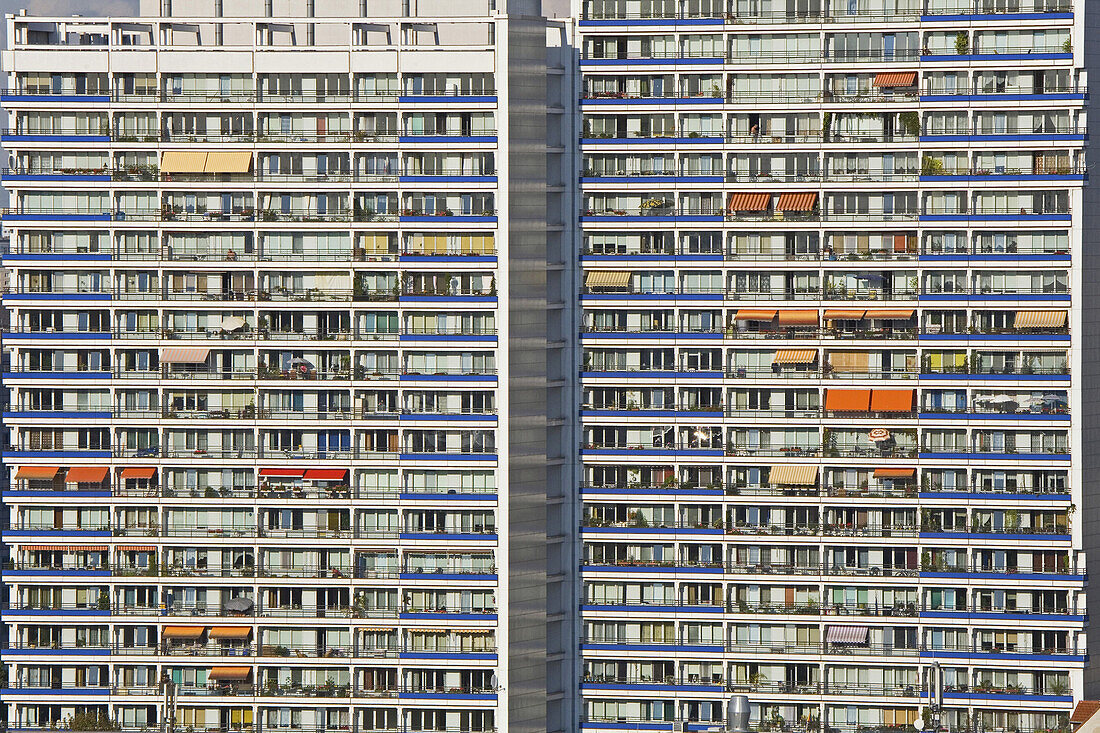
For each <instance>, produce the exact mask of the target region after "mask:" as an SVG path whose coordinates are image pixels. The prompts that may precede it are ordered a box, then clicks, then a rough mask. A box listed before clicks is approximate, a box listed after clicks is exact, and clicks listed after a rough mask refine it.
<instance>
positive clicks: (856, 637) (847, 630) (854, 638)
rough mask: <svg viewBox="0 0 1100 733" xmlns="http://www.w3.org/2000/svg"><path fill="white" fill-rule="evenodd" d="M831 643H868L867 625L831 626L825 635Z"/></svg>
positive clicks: (826, 639)
mask: <svg viewBox="0 0 1100 733" xmlns="http://www.w3.org/2000/svg"><path fill="white" fill-rule="evenodd" d="M825 641H827V642H829V643H830V644H866V643H867V627H866V626H830V627H829V631H828V633H827V634H826V635H825Z"/></svg>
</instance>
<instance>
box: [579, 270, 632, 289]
mask: <svg viewBox="0 0 1100 733" xmlns="http://www.w3.org/2000/svg"><path fill="white" fill-rule="evenodd" d="M629 285H630V273H629V272H619V271H615V270H592V271H591V272H589V273H588V274H587V275H585V276H584V286H585V287H586V288H625V287H628V286H629Z"/></svg>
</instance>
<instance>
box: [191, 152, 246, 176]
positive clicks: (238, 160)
mask: <svg viewBox="0 0 1100 733" xmlns="http://www.w3.org/2000/svg"><path fill="white" fill-rule="evenodd" d="M251 169H252V153H250V152H248V151H247V150H227V151H224V152H217V153H207V154H206V165H205V166H204V167H203V170H202V172H203V173H248V171H249V170H251Z"/></svg>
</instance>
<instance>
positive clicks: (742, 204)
mask: <svg viewBox="0 0 1100 733" xmlns="http://www.w3.org/2000/svg"><path fill="white" fill-rule="evenodd" d="M771 201H772V195H771V194H770V193H731V194H730V200H729V210H730V211H767V210H768V204H770V203H771Z"/></svg>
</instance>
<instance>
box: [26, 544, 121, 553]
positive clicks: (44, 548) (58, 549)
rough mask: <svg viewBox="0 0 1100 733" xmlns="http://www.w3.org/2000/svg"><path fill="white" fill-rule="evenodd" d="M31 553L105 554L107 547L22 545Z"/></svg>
mask: <svg viewBox="0 0 1100 733" xmlns="http://www.w3.org/2000/svg"><path fill="white" fill-rule="evenodd" d="M23 549H24V550H29V551H31V552H107V550H108V549H110V548H108V547H107V545H23Z"/></svg>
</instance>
